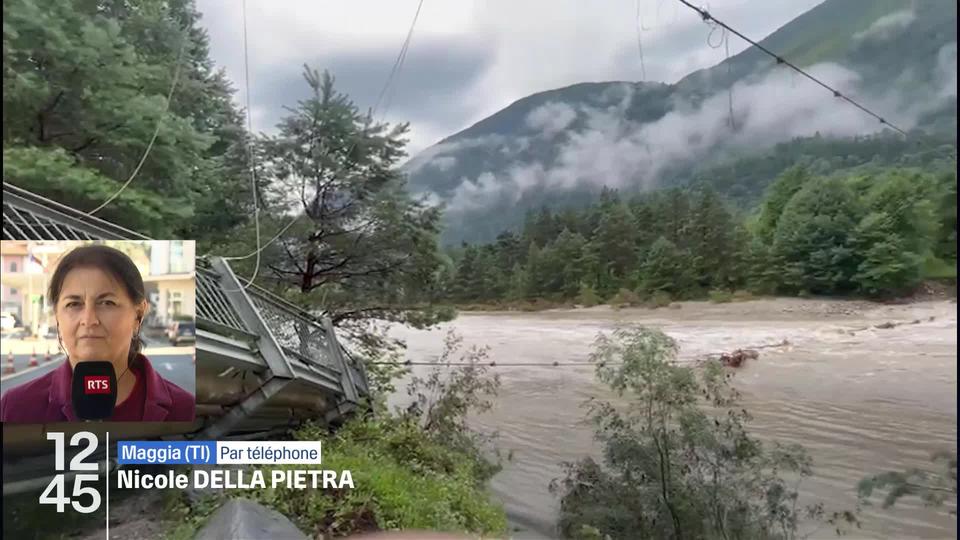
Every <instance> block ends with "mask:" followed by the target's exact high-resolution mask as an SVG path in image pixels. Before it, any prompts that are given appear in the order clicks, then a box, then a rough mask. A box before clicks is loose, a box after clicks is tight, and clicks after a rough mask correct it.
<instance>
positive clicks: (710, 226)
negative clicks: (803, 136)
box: [448, 162, 957, 305]
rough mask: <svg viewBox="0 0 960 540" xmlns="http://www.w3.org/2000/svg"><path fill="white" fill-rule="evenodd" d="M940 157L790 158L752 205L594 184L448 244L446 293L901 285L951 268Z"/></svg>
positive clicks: (824, 289)
mask: <svg viewBox="0 0 960 540" xmlns="http://www.w3.org/2000/svg"><path fill="white" fill-rule="evenodd" d="M945 165H946V164H945ZM952 165H953V170H950V169H948V168H947V169H945V170H943V171H940V172H936V173H934V172H922V171H919V170H917V169H910V168H887V169H876V170H874V171H872V172H863V173H861V174H849V175H833V176H815V175H813V174H811V172H809V171H808V170H806V169H804V168H800V167H794V168H791V169H788V170H787V171H786V172H784V173H783V174H781V175H780V176H779V177H778V178H777V180H776V181H775V182H774V183H773V184H772V185H771V186H770V187H769V188H768V189H767V191H766V194H765V196H764V198H763V201H762V202H761V204H760V207H759V211H758V212H756V213H754V214H750V215H746V214H743V213H742V212H738V211H737V210H736V209H735V208H733V207H732V206H731V205H729V204H728V203H727V202H726V201H725V200H724V199H723V198H722V197H721V196H719V195H718V194H717V192H716V191H715V190H714V189H713V188H712V187H710V186H709V185H701V186H696V187H689V188H672V189H668V190H662V191H657V192H654V193H648V194H640V195H638V196H634V197H630V198H627V197H625V196H623V195H622V194H620V193H617V192H615V191H613V190H605V191H604V192H603V193H602V194H601V196H600V200H599V202H598V203H596V204H594V205H592V206H590V207H588V208H586V209H583V210H579V211H577V210H565V211H562V212H552V211H551V210H549V209H547V208H544V209H541V210H540V211H539V212H537V213H530V214H528V215H527V218H526V223H525V225H524V227H523V229H522V231H521V232H520V233H514V232H509V231H507V232H503V233H501V234H500V235H499V236H498V237H497V239H496V241H494V242H492V243H489V244H477V245H468V244H464V245H463V246H461V247H460V248H459V249H457V250H455V251H454V253H453V257H454V261H455V262H453V263H452V264H451V267H450V273H449V286H448V287H449V288H448V290H449V295H450V298H451V299H452V300H454V301H456V302H459V303H462V304H470V303H482V304H496V303H509V302H517V301H537V300H548V301H553V302H567V303H573V302H575V303H578V304H581V305H593V304H596V303H599V302H610V303H613V304H640V303H651V302H652V303H653V304H655V305H662V304H664V303H668V302H670V301H671V300H673V299H697V298H706V297H708V296H709V297H711V298H713V299H716V300H721V299H729V298H730V297H731V295H732V294H733V293H734V292H735V291H746V292H750V293H756V294H788V295H797V294H799V295H805V294H815V295H862V296H870V297H889V296H892V295H898V294H903V293H907V292H910V291H911V290H912V289H913V288H914V287H916V286H917V285H918V284H919V283H920V282H921V280H923V279H924V278H951V277H952V278H955V276H956V265H955V260H956V249H957V239H956V231H957V206H956V189H957V180H956V172H955V167H956V162H953V164H952Z"/></svg>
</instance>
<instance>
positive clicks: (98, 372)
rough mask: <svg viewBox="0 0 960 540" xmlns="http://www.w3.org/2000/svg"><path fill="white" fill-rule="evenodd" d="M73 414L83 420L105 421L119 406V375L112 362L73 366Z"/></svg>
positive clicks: (86, 363)
mask: <svg viewBox="0 0 960 540" xmlns="http://www.w3.org/2000/svg"><path fill="white" fill-rule="evenodd" d="M72 400H73V412H74V413H76V415H77V417H79V418H80V419H82V420H105V419H107V418H110V417H111V416H112V415H113V408H114V406H116V404H117V373H116V371H114V369H113V364H111V363H110V362H100V361H93V362H77V365H75V366H73V396H72Z"/></svg>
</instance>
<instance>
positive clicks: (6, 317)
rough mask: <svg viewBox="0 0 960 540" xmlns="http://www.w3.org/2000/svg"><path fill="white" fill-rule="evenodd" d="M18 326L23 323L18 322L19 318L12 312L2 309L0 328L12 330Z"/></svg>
mask: <svg viewBox="0 0 960 540" xmlns="http://www.w3.org/2000/svg"><path fill="white" fill-rule="evenodd" d="M19 326H23V324H21V323H20V319H18V318H17V316H16V315H14V314H13V313H8V312H6V311H4V312H3V314H2V315H0V328H2V329H3V330H13V329H14V328H17V327H19Z"/></svg>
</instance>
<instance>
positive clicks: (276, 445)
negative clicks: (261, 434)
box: [217, 441, 320, 465]
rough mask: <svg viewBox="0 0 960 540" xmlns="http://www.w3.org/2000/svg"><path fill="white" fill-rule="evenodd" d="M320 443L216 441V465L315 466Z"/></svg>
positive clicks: (318, 457)
mask: <svg viewBox="0 0 960 540" xmlns="http://www.w3.org/2000/svg"><path fill="white" fill-rule="evenodd" d="M319 463H320V441H250V442H247V441H244V442H233V441H229V442H221V441H217V464H218V465H247V464H249V465H316V464H319Z"/></svg>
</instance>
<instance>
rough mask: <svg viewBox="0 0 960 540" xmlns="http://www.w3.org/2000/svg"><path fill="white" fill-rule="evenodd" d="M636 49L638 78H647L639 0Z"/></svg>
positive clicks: (638, 2)
mask: <svg viewBox="0 0 960 540" xmlns="http://www.w3.org/2000/svg"><path fill="white" fill-rule="evenodd" d="M635 22H636V28H637V50H638V51H639V52H640V80H641V81H646V80H647V67H646V65H645V63H644V61H643V20H642V19H641V18H640V0H637V19H636V21H635Z"/></svg>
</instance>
